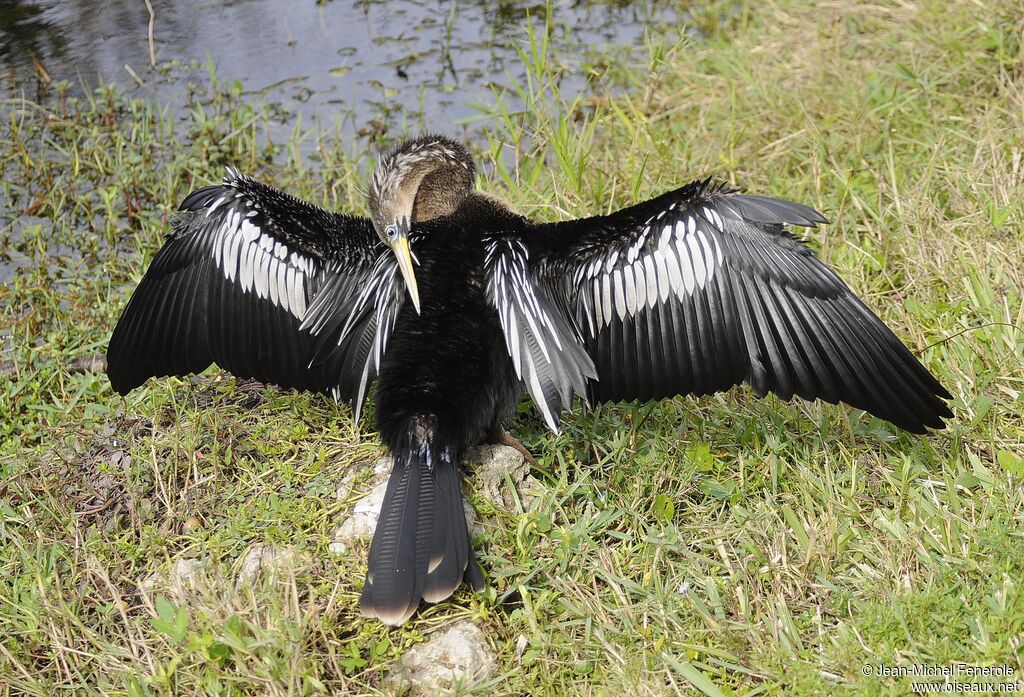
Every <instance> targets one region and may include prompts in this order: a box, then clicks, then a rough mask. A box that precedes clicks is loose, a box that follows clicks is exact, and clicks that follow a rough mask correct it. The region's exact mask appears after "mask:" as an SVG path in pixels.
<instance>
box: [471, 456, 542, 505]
mask: <svg viewBox="0 0 1024 697" xmlns="http://www.w3.org/2000/svg"><path fill="white" fill-rule="evenodd" d="M467 462H468V464H469V466H470V468H471V469H472V470H473V482H474V484H475V485H476V488H477V490H478V491H479V492H480V493H481V494H482V495H483V497H484V498H485V499H487V500H488V501H490V502H491V503H493V504H494V505H495V506H498V507H499V508H503V509H505V510H506V511H512V512H513V513H514V512H517V511H518V506H517V504H516V499H517V498H518V499H519V500H520V501H521V502H522V504H523V508H525V509H526V510H527V511H528V510H530V509H531V508H533V506H534V505H536V502H537V498H538V496H541V495H542V494H543V491H544V486H543V485H542V484H541V483H540V482H539V481H537V480H536V479H534V478H533V477H531V476H530V475H529V474H528V473H529V471H530V467H529V465H528V464H527V462H526V458H525V457H523V454H522V453H521V452H519V451H518V450H516V449H515V448H511V447H509V446H507V445H481V446H478V447H476V448H473V449H472V450H471V451H470V452H469V457H468V458H467ZM506 475H507V478H506ZM509 482H511V484H512V487H514V488H515V491H513V490H512V489H511V488H510V487H509Z"/></svg>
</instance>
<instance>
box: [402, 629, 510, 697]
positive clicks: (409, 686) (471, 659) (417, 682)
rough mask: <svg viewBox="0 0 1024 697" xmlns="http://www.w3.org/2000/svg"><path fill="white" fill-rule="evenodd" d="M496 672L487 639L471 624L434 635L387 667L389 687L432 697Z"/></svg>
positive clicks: (468, 684)
mask: <svg viewBox="0 0 1024 697" xmlns="http://www.w3.org/2000/svg"><path fill="white" fill-rule="evenodd" d="M496 670H497V661H496V660H495V657H494V652H493V651H492V650H491V647H490V646H488V644H487V637H485V636H484V633H483V632H482V631H481V630H480V628H479V627H477V626H476V625H475V624H473V623H472V622H461V623H459V624H456V625H454V626H452V627H450V628H448V629H447V630H445V631H442V632H436V633H435V634H433V635H431V637H430V638H429V639H428V640H427V641H425V642H423V643H422V644H417V645H416V646H414V647H412V648H411V649H410V650H409V652H408V653H406V654H405V655H404V656H402V657H401V658H399V659H398V660H397V661H396V662H395V663H394V664H392V667H391V673H390V674H389V675H388V683H389V687H391V688H392V689H393V690H395V691H398V692H401V693H406V692H408V693H409V694H411V695H434V694H437V693H438V692H448V691H451V690H452V689H453V688H456V687H468V686H470V685H472V684H474V683H478V682H481V681H483V680H487V679H488V678H490V677H492V676H493V675H494V673H495V672H496Z"/></svg>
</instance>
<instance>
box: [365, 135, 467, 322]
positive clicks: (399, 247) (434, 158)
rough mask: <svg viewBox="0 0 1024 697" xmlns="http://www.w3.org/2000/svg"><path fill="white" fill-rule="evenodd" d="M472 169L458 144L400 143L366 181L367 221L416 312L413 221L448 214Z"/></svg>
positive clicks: (437, 139)
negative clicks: (411, 240) (390, 258)
mask: <svg viewBox="0 0 1024 697" xmlns="http://www.w3.org/2000/svg"><path fill="white" fill-rule="evenodd" d="M475 178H476V168H475V167H474V166H473V159H472V158H471V157H470V155H469V152H468V151H467V150H466V147H465V146H464V145H462V143H458V142H456V141H454V140H451V139H450V138H445V137H444V136H432V135H425V136H420V137H419V138H414V139H412V140H406V141H404V142H402V143H400V144H399V145H398V146H397V147H395V148H393V149H392V150H389V151H388V152H385V153H382V154H381V156H380V159H378V161H377V167H376V169H374V171H373V176H372V177H371V178H370V191H369V203H370V218H371V219H372V220H373V227H374V229H375V230H376V231H377V234H378V235H379V236H380V239H381V240H382V241H383V242H384V244H386V245H388V246H389V247H390V248H391V251H392V252H394V254H395V257H396V258H397V259H398V268H399V269H400V270H401V272H402V278H404V279H405V285H406V287H407V288H408V289H409V295H410V297H411V298H412V302H413V305H414V306H415V307H416V311H417V312H419V309H420V298H419V291H418V290H417V289H416V275H415V274H414V273H413V267H412V252H411V250H410V248H409V228H410V226H411V225H412V224H413V223H418V222H423V221H425V220H432V219H434V218H440V217H443V216H446V215H451V214H452V213H454V212H455V211H456V209H458V207H459V206H460V205H462V202H463V201H465V200H466V197H467V196H469V194H470V192H472V190H473V183H474V179H475Z"/></svg>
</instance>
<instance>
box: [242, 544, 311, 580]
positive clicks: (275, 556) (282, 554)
mask: <svg viewBox="0 0 1024 697" xmlns="http://www.w3.org/2000/svg"><path fill="white" fill-rule="evenodd" d="M302 561H303V555H302V554H301V553H300V552H299V551H298V550H297V549H295V548H294V547H292V546H291V545H285V546H275V545H256V546H255V547H253V548H252V549H250V550H249V553H248V554H246V555H245V557H244V558H243V559H242V563H241V565H240V566H239V569H238V577H237V578H236V579H235V587H236V588H240V587H242V586H245V585H249V584H252V583H255V582H256V581H257V580H258V579H259V578H260V576H266V577H268V578H273V577H274V576H276V575H277V574H278V573H280V572H282V571H286V570H288V569H292V568H295V567H296V566H298V565H299V564H300V563H301V562H302Z"/></svg>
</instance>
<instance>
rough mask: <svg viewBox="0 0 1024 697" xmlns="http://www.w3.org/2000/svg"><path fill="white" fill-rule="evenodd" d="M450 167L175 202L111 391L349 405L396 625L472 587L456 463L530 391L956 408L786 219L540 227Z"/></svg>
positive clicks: (134, 305)
mask: <svg viewBox="0 0 1024 697" xmlns="http://www.w3.org/2000/svg"><path fill="white" fill-rule="evenodd" d="M474 178H475V170H474V167H473V163H472V160H471V159H470V157H469V155H468V153H467V152H466V150H465V148H464V147H463V146H462V145H460V144H459V143H456V142H454V141H451V140H449V139H447V138H443V137H438V136H424V137H421V138H418V139H415V140H411V141H407V142H406V143H403V144H402V145H400V146H399V147H398V148H396V149H394V150H392V151H391V152H388V153H385V154H384V155H382V156H381V159H380V161H379V164H378V166H377V169H376V170H375V171H374V173H373V176H372V178H371V182H370V197H369V198H370V210H371V216H370V218H369V219H364V218H357V217H351V216H346V215H339V214H333V213H328V212H326V211H323V210H321V209H319V208H316V207H314V206H311V205H309V204H305V203H303V202H301V201H298V200H297V199H294V198H292V197H290V196H287V195H285V194H282V193H280V192H277V191H275V190H274V189H271V188H269V187H266V186H264V185H262V184H259V183H257V182H255V181H253V180H252V179H249V178H248V177H245V176H243V175H241V174H239V173H238V172H236V171H234V170H229V172H228V175H227V176H226V177H225V179H224V181H223V183H222V184H221V185H220V186H214V187H206V188H204V189H200V190H198V191H196V192H194V193H193V194H191V195H189V196H188V197H187V198H186V199H185V201H184V202H183V203H182V206H181V213H180V214H179V216H178V218H177V219H176V220H175V222H174V225H173V227H172V230H171V233H170V235H169V236H168V239H167V241H166V242H165V244H164V246H163V248H162V249H161V250H160V251H159V252H158V253H157V255H156V257H155V258H154V260H153V262H152V264H151V265H150V267H149V269H148V270H147V272H146V274H145V275H144V277H143V279H142V281H141V282H140V284H139V287H138V288H137V289H136V291H135V294H134V295H133V297H132V299H131V301H130V302H129V304H128V306H127V307H126V308H125V311H124V314H123V315H122V317H121V319H120V321H119V322H118V325H117V327H116V329H115V330H114V334H113V336H112V337H111V341H110V347H109V350H108V366H109V367H108V373H109V376H110V380H111V384H112V385H113V386H114V388H115V389H116V390H118V391H119V392H121V393H122V394H123V393H126V392H127V391H129V390H131V389H133V388H134V387H136V386H138V385H139V384H141V383H142V382H143V381H144V380H145V379H147V378H148V377H150V376H159V375H172V374H186V373H190V372H199V371H201V370H203V369H205V368H206V367H207V366H208V365H210V363H214V362H215V363H217V364H218V365H220V366H221V367H223V368H225V369H227V370H229V371H231V372H232V373H235V374H236V375H239V376H241V377H254V378H258V379H261V380H264V381H267V382H272V383H276V384H279V385H282V386H286V387H294V388H298V389H306V390H315V391H321V392H325V393H329V394H332V395H334V396H335V398H339V399H346V400H351V401H352V402H353V405H354V407H355V409H356V410H357V414H358V410H359V408H360V407H361V405H362V403H363V400H364V398H365V396H366V394H367V390H368V389H369V387H370V385H371V384H373V383H374V382H375V383H376V386H375V394H376V414H375V416H376V425H377V428H378V430H379V432H380V435H381V439H382V441H383V442H384V444H385V445H386V446H387V447H388V449H389V450H390V452H391V453H392V455H393V457H394V462H395V465H394V471H393V473H392V475H391V479H390V480H389V483H388V487H387V492H386V495H385V501H384V504H383V508H382V511H381V518H380V522H379V523H378V527H377V531H376V534H375V535H374V539H373V543H372V545H371V549H370V555H369V570H368V573H367V579H366V584H365V586H364V590H363V596H362V602H361V605H362V609H363V611H364V612H365V613H366V614H368V615H370V616H375V617H379V618H380V619H381V620H382V621H384V622H388V623H391V624H398V623H401V622H404V621H405V620H406V619H407V618H408V617H409V616H411V614H412V613H413V612H415V610H416V608H417V607H418V606H419V603H420V601H421V600H427V601H428V602H437V601H440V600H443V599H444V598H446V597H448V596H449V595H451V593H453V592H454V590H455V589H456V588H457V587H458V586H459V584H460V583H461V582H462V581H463V579H464V578H465V579H467V580H468V581H469V582H470V583H471V585H472V586H473V587H474V588H477V589H479V588H481V587H482V585H483V577H482V575H481V573H480V569H479V567H478V566H477V564H476V562H475V561H474V559H473V552H472V548H471V546H470V542H469V534H468V530H467V528H466V521H465V517H464V513H463V508H462V496H461V489H460V484H459V481H460V480H459V474H458V465H459V463H460V461H461V460H462V458H463V456H464V455H465V453H466V450H467V449H468V448H470V447H471V446H472V445H474V444H475V443H476V442H477V441H478V440H479V439H480V437H481V434H484V433H494V432H495V430H496V429H500V424H501V422H502V421H503V420H504V419H505V418H507V417H508V416H509V415H510V414H511V413H512V411H513V409H514V407H515V405H516V404H517V402H518V401H519V400H520V399H521V398H522V396H523V392H524V391H525V392H527V393H529V394H530V396H531V397H532V398H533V399H534V401H535V403H536V404H537V406H538V408H539V409H540V411H541V413H542V414H543V416H544V419H545V421H546V422H547V423H548V425H549V426H550V427H551V428H552V429H555V430H557V428H558V422H559V415H560V413H561V412H562V410H563V409H566V408H568V407H570V406H571V404H572V401H573V398H574V396H579V397H580V398H581V399H582V400H583V401H584V402H604V401H631V400H650V399H660V398H663V397H668V396H672V395H677V394H687V393H692V394H708V393H711V392H715V391H719V390H724V389H727V388H729V387H731V386H732V385H736V384H739V383H742V382H745V383H747V384H749V385H750V386H751V387H753V389H754V390H755V392H757V393H758V394H759V395H764V394H766V393H767V392H774V393H776V394H778V395H779V396H780V397H782V398H784V399H790V398H791V397H792V396H793V395H799V396H801V397H803V398H805V399H815V398H820V399H824V400H826V401H829V402H833V403H835V402H839V401H843V402H846V403H848V404H851V405H853V406H856V407H859V408H861V409H864V410H867V411H869V412H871V413H873V414H876V415H878V416H880V417H881V418H884V419H887V420H889V421H891V422H892V423H894V424H896V425H898V426H900V427H901V428H904V429H906V430H908V431H912V432H915V433H922V432H924V431H925V429H926V428H929V427H930V428H941V427H942V426H943V421H942V420H943V418H948V417H950V416H951V413H950V411H949V409H948V408H947V407H946V405H945V402H944V401H943V400H945V399H949V397H950V395H949V393H948V392H946V390H945V389H943V388H942V386H941V385H939V383H938V382H937V381H936V380H935V378H934V377H932V375H931V374H930V373H929V372H928V370H927V369H925V368H924V367H923V366H922V365H921V364H920V363H919V362H918V361H917V359H915V358H914V356H913V355H912V354H911V353H910V351H909V350H908V349H907V348H906V347H905V346H904V345H903V344H902V343H901V342H900V341H899V340H898V339H897V338H896V336H895V335H894V334H893V333H892V332H891V331H890V330H889V328H888V327H886V326H885V324H884V323H882V322H881V321H880V320H879V319H878V318H877V317H876V316H875V315H874V314H873V313H872V312H871V311H870V310H869V309H868V308H867V307H866V306H865V305H864V303H862V302H861V301H860V300H859V299H858V298H857V297H856V296H855V295H854V294H853V293H852V292H851V291H850V289H849V288H848V287H847V286H846V284H844V283H843V282H842V280H840V279H839V277H838V276H836V275H835V274H834V273H833V272H832V271H831V270H829V269H828V268H827V267H826V266H825V265H824V264H823V263H822V262H821V261H819V260H818V259H817V257H815V256H814V254H813V253H812V252H811V251H810V250H809V249H808V248H807V247H806V246H805V245H804V244H802V243H801V242H799V241H798V240H797V239H795V238H794V237H793V236H792V235H791V234H790V233H789V232H787V231H786V229H785V226H786V225H798V226H809V227H813V226H815V225H817V224H819V223H823V222H825V220H824V218H822V216H821V215H820V214H819V213H817V212H816V211H814V210H812V209H810V208H807V207H805V206H801V205H799V204H796V203H791V202H787V201H780V200H777V199H770V198H764V197H760V196H750V195H744V194H739V193H737V192H734V191H731V190H728V189H726V188H723V187H722V186H720V185H715V184H712V183H711V182H710V181H699V182H694V183H692V184H689V185H687V186H685V187H683V188H681V189H678V190H676V191H672V192H669V193H666V194H663V195H662V196H659V197H657V198H654V199H652V200H650V201H645V202H643V203H640V204H637V205H635V206H632V207H629V208H626V209H623V210H621V211H618V212H616V213H613V214H611V215H606V216H597V217H593V218H587V219H581V220H571V221H566V222H561V223H548V224H538V223H534V222H532V221H530V220H528V219H526V218H524V217H522V216H520V215H518V214H516V213H514V212H513V211H511V210H510V209H509V208H508V207H507V206H506V205H504V204H503V203H501V202H499V201H497V200H496V199H494V198H492V197H489V196H486V195H483V194H479V193H476V192H474V191H473V182H474Z"/></svg>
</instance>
